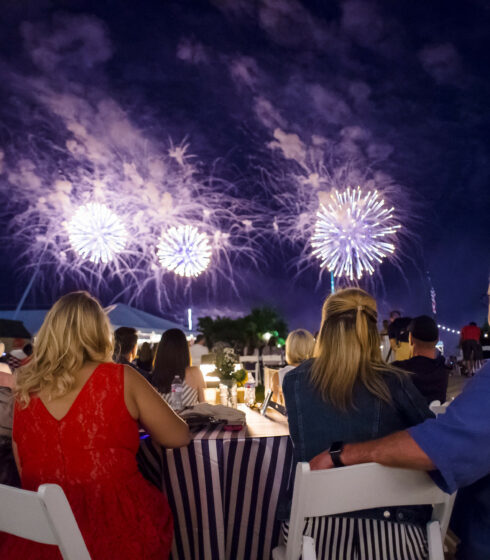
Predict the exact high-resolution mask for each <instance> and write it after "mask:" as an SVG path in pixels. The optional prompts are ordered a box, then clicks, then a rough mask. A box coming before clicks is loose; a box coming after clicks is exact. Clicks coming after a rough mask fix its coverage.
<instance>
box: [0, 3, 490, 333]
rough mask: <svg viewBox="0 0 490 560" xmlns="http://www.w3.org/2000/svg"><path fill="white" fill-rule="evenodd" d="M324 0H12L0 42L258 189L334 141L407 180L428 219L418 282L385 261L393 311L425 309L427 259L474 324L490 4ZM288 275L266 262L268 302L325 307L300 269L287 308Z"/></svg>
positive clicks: (481, 273)
mask: <svg viewBox="0 0 490 560" xmlns="http://www.w3.org/2000/svg"><path fill="white" fill-rule="evenodd" d="M325 4H326V3H325V2H300V1H296V0H257V1H255V2H249V1H248V0H212V1H211V2H209V3H207V2H191V1H188V2H176V1H173V2H165V3H161V2H156V1H154V2H148V3H145V5H144V6H138V5H134V4H126V3H124V4H122V3H117V2H106V3H102V4H101V3H95V2H82V1H81V0H79V1H77V2H74V3H71V4H68V3H64V2H63V3H61V2H59V3H56V2H55V3H53V4H51V5H48V4H44V5H43V4H39V6H38V7H37V8H36V7H35V6H34V4H33V5H32V6H31V7H30V10H31V12H30V13H29V12H27V13H25V14H23V13H21V11H20V10H18V9H17V8H16V7H15V6H14V4H13V3H12V2H11V3H9V4H6V5H5V6H4V7H2V9H3V10H5V15H6V19H5V20H4V21H5V23H4V25H6V26H8V27H9V31H8V33H7V35H4V37H7V38H8V41H7V42H5V43H2V51H1V52H2V53H3V54H4V57H5V60H8V61H9V63H10V64H11V67H13V66H12V64H13V65H17V67H18V68H23V69H24V70H23V71H24V72H29V71H28V70H25V69H26V68H27V67H26V58H25V57H26V53H27V52H28V53H29V57H30V61H31V62H32V63H34V64H35V65H36V67H37V69H38V70H37V71H39V70H42V71H43V72H45V73H47V74H51V75H52V78H53V82H56V79H57V77H56V73H57V72H63V75H65V76H69V77H70V80H72V81H73V84H74V85H73V87H76V88H79V89H80V90H81V91H83V88H85V87H87V86H88V85H89V84H90V85H93V84H94V83H98V84H101V83H104V88H106V89H107V90H108V91H110V94H111V96H112V97H113V99H114V100H115V101H117V103H119V104H120V105H121V107H122V108H123V109H124V110H125V111H126V112H127V115H128V117H129V118H130V119H131V120H132V122H133V123H134V124H135V125H137V126H140V127H143V128H145V129H146V130H151V133H152V135H154V136H155V137H159V136H165V137H166V136H168V135H170V136H172V137H173V138H175V139H177V140H180V139H181V138H183V137H184V136H186V135H187V136H188V138H189V141H190V142H191V144H192V148H193V152H194V153H199V155H200V156H201V157H202V158H203V161H204V163H205V164H206V163H207V164H208V165H209V166H211V165H212V163H213V162H214V161H215V159H216V158H224V161H225V165H224V170H223V173H225V174H226V175H227V178H233V179H239V180H240V181H241V183H240V184H241V185H242V188H243V189H244V191H246V192H249V193H251V194H257V193H259V191H260V189H258V187H257V184H259V183H260V181H261V176H260V171H259V170H260V168H264V167H265V168H268V167H270V166H274V165H277V164H278V161H279V159H280V158H281V157H282V158H283V160H287V159H288V158H289V159H291V158H293V159H297V158H300V159H301V157H303V156H302V150H305V149H308V147H311V146H316V147H317V148H318V149H324V147H325V146H326V145H329V146H330V145H335V146H336V147H337V149H339V150H340V151H341V152H342V153H343V154H344V155H345V157H353V158H356V159H360V160H361V161H363V162H365V164H366V165H372V166H374V169H376V170H377V171H378V172H381V173H384V174H386V175H389V176H390V177H391V178H393V180H394V181H395V182H396V183H398V184H400V185H402V186H403V188H404V192H405V195H406V199H407V200H412V201H413V202H415V203H416V204H415V208H416V212H417V214H418V215H417V216H416V217H417V220H418V223H419V226H418V228H417V230H418V231H417V233H418V234H419V245H420V247H419V249H420V251H419V252H420V255H419V256H417V266H416V267H414V266H413V265H411V264H407V266H406V271H405V272H406V275H407V276H408V285H409V286H410V287H409V288H407V285H406V284H405V283H404V281H403V280H402V279H401V277H400V275H399V274H397V273H396V272H394V271H393V270H391V269H390V268H389V267H387V268H385V269H383V273H384V276H385V289H386V292H385V293H384V295H383V296H382V298H383V301H384V302H385V304H386V306H387V307H388V306H397V307H403V306H405V308H406V309H407V311H408V310H410V309H417V310H420V311H424V310H427V305H428V298H427V286H426V284H425V280H424V278H425V269H426V268H429V269H430V271H431V273H432V278H433V281H434V284H435V287H436V290H437V292H438V296H439V306H440V310H441V316H443V317H444V318H447V322H450V321H454V322H461V321H464V320H466V319H467V318H468V317H467V315H466V313H465V309H469V310H471V313H477V312H478V311H479V310H481V313H482V314H483V308H482V307H481V303H480V300H479V294H480V293H482V292H483V291H484V290H485V285H484V283H485V279H486V276H487V273H488V266H489V264H490V263H489V260H488V245H489V241H490V235H489V232H488V223H487V222H488V219H487V216H488V212H489V210H490V200H489V194H488V193H489V190H488V189H489V180H490V161H489V159H490V158H489V156H490V154H489V147H488V142H487V138H488V134H489V132H490V130H489V129H490V126H489V124H490V123H489V116H488V115H489V111H488V109H489V107H488V105H489V103H488V99H489V98H490V96H489V94H490V91H489V80H488V76H487V70H486V64H485V62H484V59H485V58H486V54H485V53H488V52H489V47H490V44H489V42H490V41H489V39H488V36H487V33H486V30H488V25H489V23H490V15H489V11H488V8H487V7H486V5H485V4H484V3H481V2H476V1H474V2H467V3H465V5H464V6H463V5H461V4H460V3H458V2H434V3H431V5H430V6H427V5H426V6H424V8H423V9H422V7H418V6H416V5H413V3H393V2H387V1H379V2H372V1H369V2H368V1H363V0H345V1H343V2H335V3H332V2H331V3H328V6H325ZM402 4H403V5H402ZM73 21H76V22H77V25H76V31H75V32H74V31H73V28H72V27H70V22H73ZM15 44H17V45H18V46H19V48H18V49H17V51H16V52H18V53H19V54H15V52H14V49H13V48H12V45H15ZM21 45H23V46H22V47H21ZM32 73H33V74H34V73H35V71H32ZM3 95H8V93H7V90H6V88H5V86H4V91H3ZM17 110H22V107H21V106H19V107H18V108H17ZM5 139H6V136H5V134H4V136H3V141H5ZM285 147H286V150H289V151H287V152H285V151H284V148H285ZM24 171H25V172H26V173H28V172H29V170H24ZM280 261H281V259H280V258H277V259H276V260H275V261H274V267H277V266H280ZM286 274H287V273H286V272H285V270H284V269H282V270H281V271H280V272H279V273H277V274H276V271H275V270H269V271H267V270H266V271H264V275H265V276H267V277H269V278H274V281H272V284H273V285H272V286H271V285H270V282H269V281H268V282H264V283H262V285H263V286H266V287H264V298H265V299H267V298H268V297H270V298H273V299H275V300H276V301H277V302H278V303H279V304H280V305H283V306H286V307H287V311H288V314H289V316H290V317H291V318H294V317H295V316H299V314H300V309H303V308H305V307H308V306H309V305H310V303H311V304H312V305H313V304H314V305H316V304H317V301H316V300H318V293H317V294H316V295H314V296H313V295H311V293H312V291H313V288H314V285H315V278H314V275H306V276H305V278H304V280H303V281H301V282H300V284H301V286H300V288H299V289H298V292H299V293H300V294H301V297H299V298H298V305H297V307H296V308H291V304H290V303H285V302H286V300H289V299H290V297H291V296H290V294H291V293H294V288H291V287H290V285H289V283H288V282H284V281H282V280H281V277H284V276H285V275H286ZM259 284H260V281H259ZM267 286H269V287H267ZM277 286H280V288H279V289H277ZM322 290H323V288H321V289H320V292H322ZM323 291H325V290H323ZM278 292H280V295H277V293H278ZM283 293H284V294H285V295H284V296H283V295H282V294H283ZM455 293H458V300H457V301H455V299H454V294H455ZM288 294H289V295H288ZM476 294H478V295H476ZM244 297H245V303H246V302H248V301H251V300H253V296H251V295H250V294H246V293H245V294H244ZM4 300H7V298H4ZM422 301H423V303H422ZM312 315H315V317H316V314H315V311H313V312H312ZM315 321H316V319H315ZM293 322H294V319H293ZM309 326H311V325H309Z"/></svg>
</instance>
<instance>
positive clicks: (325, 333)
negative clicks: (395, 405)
mask: <svg viewBox="0 0 490 560" xmlns="http://www.w3.org/2000/svg"><path fill="white" fill-rule="evenodd" d="M377 318H378V312H377V308H376V301H375V300H374V298H373V297H371V296H370V295H369V294H368V293H367V292H365V291H364V290H361V289H359V288H348V289H345V290H339V291H338V292H336V293H335V294H332V295H330V296H329V297H328V298H327V299H326V300H325V303H324V304H323V310H322V325H321V328H320V334H319V335H318V338H317V343H316V347H315V358H316V359H315V361H314V363H313V367H312V381H313V384H314V385H315V387H317V389H318V390H319V391H320V393H321V395H322V398H323V400H325V401H328V402H330V403H332V404H333V406H335V407H336V408H338V409H340V410H347V409H348V408H349V407H352V405H353V402H352V394H353V390H354V385H355V384H356V382H358V381H360V382H361V383H362V384H363V385H364V386H365V387H366V389H367V390H368V391H369V392H371V393H372V394H373V395H375V396H376V397H378V398H380V399H382V400H383V401H385V402H387V403H391V395H390V391H389V389H388V386H387V385H386V382H385V380H384V378H383V377H384V375H383V374H386V373H388V372H390V371H391V372H393V373H396V374H400V370H397V369H396V368H393V367H390V366H389V365H388V364H386V363H385V362H384V361H383V358H382V356H381V351H380V339H379V334H378V327H377Z"/></svg>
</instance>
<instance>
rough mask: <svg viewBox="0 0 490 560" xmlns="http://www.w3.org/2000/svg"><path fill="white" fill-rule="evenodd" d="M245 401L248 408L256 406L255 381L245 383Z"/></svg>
mask: <svg viewBox="0 0 490 560" xmlns="http://www.w3.org/2000/svg"><path fill="white" fill-rule="evenodd" d="M244 400H245V404H246V405H247V406H253V405H254V404H255V381H247V382H246V383H245V394H244Z"/></svg>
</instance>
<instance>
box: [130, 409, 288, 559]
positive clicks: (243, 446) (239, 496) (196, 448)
mask: <svg viewBox="0 0 490 560" xmlns="http://www.w3.org/2000/svg"><path fill="white" fill-rule="evenodd" d="M238 408H239V409H240V410H243V411H244V412H245V418H246V425H245V426H243V428H242V429H241V430H239V431H228V430H226V429H224V426H223V425H217V426H216V425H209V426H206V427H204V428H200V429H196V430H194V431H193V434H192V440H191V443H190V444H189V445H188V446H186V447H182V448H177V449H166V448H163V447H162V446H160V445H157V444H155V443H154V442H153V441H152V439H151V437H149V436H148V435H143V436H142V438H141V440H140V450H139V452H138V464H139V468H140V470H141V472H142V473H143V474H144V476H145V477H146V478H147V479H148V480H149V481H150V482H152V483H153V484H155V485H156V486H157V487H158V488H160V489H161V490H162V491H163V492H164V493H165V494H166V495H167V499H168V502H169V505H170V508H171V510H172V512H173V517H174V540H173V546H172V552H171V558H172V559H173V560H249V559H254V560H255V559H257V560H259V559H264V560H269V559H270V558H271V552H272V549H273V548H274V547H275V546H276V545H277V544H278V541H279V534H280V521H278V519H277V509H278V505H279V503H280V500H283V499H284V496H285V495H286V493H287V489H288V488H289V485H290V482H291V477H292V476H293V448H292V443H291V439H290V437H289V427H288V422H287V418H286V417H285V416H283V415H282V414H280V413H279V412H278V411H277V410H274V409H267V413H266V414H265V415H261V414H260V413H259V411H258V410H256V409H250V408H249V407H247V406H245V405H241V404H239V405H238Z"/></svg>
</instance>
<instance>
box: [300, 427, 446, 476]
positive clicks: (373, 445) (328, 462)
mask: <svg viewBox="0 0 490 560" xmlns="http://www.w3.org/2000/svg"><path fill="white" fill-rule="evenodd" d="M340 460H341V461H342V463H344V465H357V464H359V463H380V464H381V465H385V466H387V467H402V468H408V469H417V470H422V471H431V470H434V469H435V468H436V467H435V466H434V464H433V463H432V461H431V460H430V458H429V457H428V456H427V455H426V453H424V451H422V449H421V448H420V447H419V446H418V445H417V443H416V442H415V440H414V439H413V438H412V436H411V435H410V434H409V433H408V432H396V433H394V434H391V435H389V436H386V437H384V438H381V439H375V440H372V441H365V442H362V443H348V444H346V445H345V447H344V449H343V451H342V454H341V455H340ZM332 467H333V463H332V459H331V458H330V454H329V452H328V451H322V453H320V454H319V455H317V456H316V457H313V459H312V460H311V461H310V468H311V470H313V471H315V470H320V469H330V468H332Z"/></svg>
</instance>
